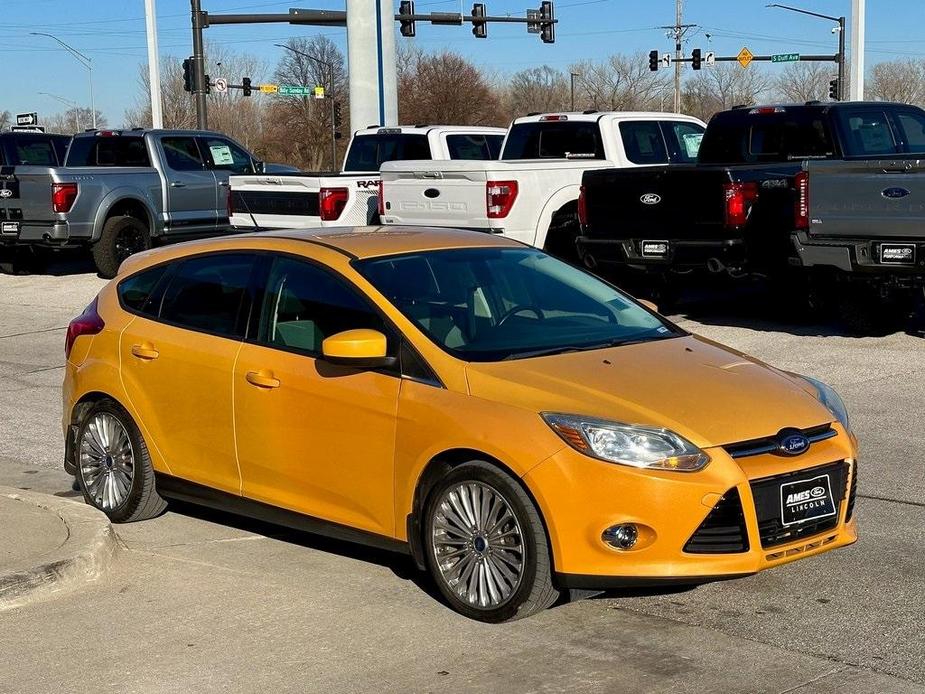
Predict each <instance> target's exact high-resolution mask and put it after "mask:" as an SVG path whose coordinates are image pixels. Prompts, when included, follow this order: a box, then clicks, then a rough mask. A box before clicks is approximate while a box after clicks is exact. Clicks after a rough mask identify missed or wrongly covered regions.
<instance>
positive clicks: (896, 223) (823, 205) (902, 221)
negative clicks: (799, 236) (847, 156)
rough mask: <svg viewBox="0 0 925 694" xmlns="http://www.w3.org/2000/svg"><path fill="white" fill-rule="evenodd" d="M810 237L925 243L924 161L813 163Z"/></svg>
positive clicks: (809, 170)
mask: <svg viewBox="0 0 925 694" xmlns="http://www.w3.org/2000/svg"><path fill="white" fill-rule="evenodd" d="M804 168H805V169H806V171H807V173H808V176H809V217H810V227H809V233H810V235H811V236H820V237H833V238H836V237H858V238H863V237H867V238H871V237H873V238H891V239H892V238H911V239H917V240H921V239H925V161H923V160H921V159H893V160H880V161H857V162H853V161H809V162H807V163H806V164H805V166H804Z"/></svg>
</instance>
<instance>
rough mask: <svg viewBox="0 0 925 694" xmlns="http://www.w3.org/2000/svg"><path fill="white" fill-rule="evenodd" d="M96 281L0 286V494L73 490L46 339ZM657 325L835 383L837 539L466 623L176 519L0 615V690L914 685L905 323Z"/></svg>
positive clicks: (713, 302) (918, 464) (377, 580)
mask: <svg viewBox="0 0 925 694" xmlns="http://www.w3.org/2000/svg"><path fill="white" fill-rule="evenodd" d="M103 284H104V282H103V281H102V280H100V279H98V278H97V277H96V276H95V275H93V274H92V273H91V272H90V271H89V267H88V266H87V265H86V264H85V263H84V262H82V261H80V260H79V259H78V258H76V257H71V258H69V259H67V260H66V261H64V262H58V263H55V264H53V265H52V266H51V271H50V273H49V274H44V275H40V276H32V277H12V276H5V275H0V485H7V486H10V487H16V488H23V489H24V488H28V489H32V490H35V491H40V492H44V493H47V494H57V495H59V496H73V495H74V493H73V492H71V491H70V478H68V476H67V475H65V474H64V472H63V470H62V469H61V459H62V456H63V445H62V439H61V426H60V420H61V404H60V382H61V377H62V364H63V360H64V354H63V349H64V331H65V327H66V325H67V322H68V320H70V319H71V318H72V317H73V316H75V315H77V314H78V313H80V311H81V310H82V309H83V307H84V306H85V305H86V304H87V303H88V302H89V301H90V300H91V299H92V297H93V296H94V294H95V293H96V292H97V291H98V290H99V288H100V287H102V285H103ZM673 317H674V319H675V320H677V321H678V322H680V323H681V324H682V325H684V326H685V327H687V328H688V329H690V330H692V331H694V332H697V333H699V334H702V335H705V336H707V337H710V338H712V339H715V340H718V341H720V342H723V343H725V344H728V345H730V346H732V347H735V348H737V349H741V350H743V351H745V352H748V353H750V354H753V355H755V356H757V357H759V358H761V359H764V360H765V361H767V362H769V363H771V364H774V365H776V366H779V367H783V368H786V369H789V370H793V371H797V372H800V373H805V374H809V375H813V376H816V377H818V378H821V379H823V380H825V381H827V382H829V383H831V384H832V385H833V386H835V388H836V389H837V390H839V392H840V393H841V394H842V395H843V397H844V399H845V400H846V402H847V404H848V407H849V409H850V411H851V414H852V423H853V427H854V429H855V431H856V433H857V435H858V437H859V439H860V441H861V450H862V458H861V466H862V467H861V468H860V470H861V471H860V482H859V492H860V496H859V500H858V506H857V512H856V513H857V517H858V523H859V527H860V534H861V539H860V540H859V542H858V543H857V544H856V545H854V546H852V547H849V548H846V549H843V550H839V551H836V552H830V553H828V554H825V555H822V556H820V557H817V558H813V559H809V560H807V561H800V562H796V563H793V564H789V565H786V566H783V567H779V568H776V569H774V570H771V571H767V572H764V573H762V574H759V575H756V576H753V577H750V578H745V579H740V580H737V581H726V582H721V583H714V584H709V585H704V586H700V587H697V588H693V589H687V590H675V591H651V590H650V591H639V590H636V591H622V592H614V593H609V594H606V595H604V596H601V597H598V598H594V599H588V600H583V601H577V602H572V603H565V604H561V605H559V606H556V607H554V608H553V609H551V610H548V611H547V612H545V613H543V614H541V615H538V616H536V617H534V618H531V619H527V620H522V621H520V622H516V623H513V624H507V625H499V626H488V625H482V624H478V623H474V622H471V621H467V620H465V619H463V618H461V617H459V616H458V615H456V614H454V613H453V612H451V611H450V610H449V609H448V608H446V607H445V606H443V605H442V604H441V603H440V601H439V600H438V599H437V598H436V597H435V593H434V591H433V589H432V587H431V586H430V585H429V583H428V581H427V580H426V579H425V578H423V577H421V576H419V575H418V574H416V573H415V572H414V570H413V569H412V567H411V566H410V564H409V563H408V561H407V560H406V559H404V558H402V557H398V556H393V555H390V554H388V553H382V552H375V551H371V550H368V549H365V548H361V547H356V546H353V545H349V544H345V543H338V542H333V541H330V540H325V539H321V538H317V537H314V536H311V535H307V534H303V533H294V532H290V531H286V530H282V529H280V528H275V527H272V526H267V525H263V524H259V523H254V522H251V521H247V520H243V519H240V518H236V517H234V516H230V515H227V514H220V513H214V512H208V511H204V510H202V509H198V508H196V507H192V506H187V505H178V504H175V505H172V506H171V508H170V510H169V511H168V512H167V513H166V514H165V515H163V516H162V517H160V518H157V519H155V520H153V521H147V522H144V523H137V524H132V525H127V526H117V527H116V532H117V535H118V539H119V543H120V546H121V550H120V551H119V552H118V553H117V554H116V556H115V557H114V559H113V561H112V565H111V567H110V569H109V571H108V573H106V574H104V575H103V576H102V577H101V578H99V579H97V580H96V581H93V582H90V583H88V584H87V585H86V586H85V587H84V588H83V589H81V590H79V591H76V592H72V593H71V594H69V595H66V596H63V597H58V598H55V599H52V600H43V601H39V602H36V603H34V604H32V605H29V606H26V607H20V608H17V609H15V610H10V611H6V612H3V613H0V672H2V674H0V692H7V691H9V692H45V691H59V690H67V691H77V692H82V691H87V692H91V691H92V692H97V691H105V692H109V691H112V692H116V691H118V692H161V691H163V692H168V691H169V692H176V691H202V692H207V691H208V692H212V691H216V692H218V691H229V692H238V691H246V692H251V691H260V690H269V691H324V690H328V691H330V690H334V691H370V690H376V691H388V692H391V691H452V690H455V691H500V690H505V691H511V692H521V691H542V692H546V691H549V692H552V691H634V692H635V691H638V692H662V691H681V692H683V691H691V692H758V691H760V692H793V691H800V692H804V691H805V692H827V691H833V692H834V691H841V692H844V691H850V692H904V691H910V692H913V691H917V692H925V637H923V634H925V589H923V586H925V561H923V559H922V557H923V554H925V464H923V462H922V459H923V455H922V452H923V451H925V428H923V427H922V425H921V419H922V416H923V415H925V358H923V357H925V340H923V337H922V336H921V334H920V333H919V332H918V329H917V328H915V327H914V326H913V327H911V328H909V329H908V331H907V330H897V331H896V332H894V333H892V334H889V335H885V336H878V337H861V338H858V337H850V336H847V335H845V334H843V333H842V332H841V331H840V330H839V328H838V326H837V325H835V324H834V323H833V324H828V323H825V322H822V323H818V324H806V323H802V322H797V321H793V320H788V315H787V311H786V307H782V306H780V305H778V304H777V303H776V300H775V299H774V297H773V296H770V295H767V294H766V293H762V292H761V291H760V290H758V289H751V288H748V287H745V288H741V289H736V290H734V291H730V290H728V289H727V288H720V289H717V290H714V291H711V292H707V293H705V294H702V295H697V296H693V295H692V296H690V297H686V299H685V301H683V302H682V303H681V304H680V305H679V308H678V311H677V313H675V314H674V316H673ZM4 537H5V536H4ZM24 541H28V538H24Z"/></svg>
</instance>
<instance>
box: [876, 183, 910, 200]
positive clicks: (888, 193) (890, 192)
mask: <svg viewBox="0 0 925 694" xmlns="http://www.w3.org/2000/svg"><path fill="white" fill-rule="evenodd" d="M880 195H882V196H883V197H885V198H889V199H890V200H898V199H899V198H904V197H906V196H907V195H909V191H908V190H906V189H905V188H900V187H899V186H896V187H895V188H884V189H883V190H882V191H880Z"/></svg>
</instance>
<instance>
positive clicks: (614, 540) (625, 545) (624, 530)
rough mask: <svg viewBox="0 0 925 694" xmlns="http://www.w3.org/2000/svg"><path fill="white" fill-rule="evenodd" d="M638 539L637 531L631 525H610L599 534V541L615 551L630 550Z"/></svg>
mask: <svg viewBox="0 0 925 694" xmlns="http://www.w3.org/2000/svg"><path fill="white" fill-rule="evenodd" d="M638 538H639V530H637V528H636V526H635V525H633V524H632V523H622V524H621V525H612V526H610V527H609V528H607V530H605V531H604V532H603V533H601V539H602V540H603V541H604V542H606V543H607V544H608V545H610V546H611V547H616V548H617V549H632V548H633V545H635V544H636V540H637V539H638Z"/></svg>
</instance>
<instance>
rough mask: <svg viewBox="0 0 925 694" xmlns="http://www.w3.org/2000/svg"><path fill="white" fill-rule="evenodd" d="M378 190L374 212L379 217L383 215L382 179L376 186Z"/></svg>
mask: <svg viewBox="0 0 925 694" xmlns="http://www.w3.org/2000/svg"><path fill="white" fill-rule="evenodd" d="M376 187H377V188H378V189H379V190H378V192H377V193H376V211H377V212H378V213H379V216H380V217H381V216H382V215H384V214H385V191H384V187H383V184H382V179H381V178H380V179H379V183H378V184H377V185H376Z"/></svg>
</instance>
